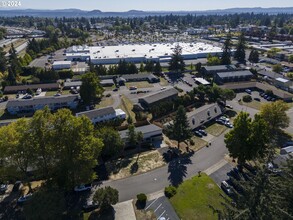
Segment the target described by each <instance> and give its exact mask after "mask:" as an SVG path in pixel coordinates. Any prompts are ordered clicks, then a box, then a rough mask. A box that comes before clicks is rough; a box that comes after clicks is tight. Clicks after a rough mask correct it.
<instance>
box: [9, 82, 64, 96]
mask: <svg viewBox="0 0 293 220" xmlns="http://www.w3.org/2000/svg"><path fill="white" fill-rule="evenodd" d="M38 88H41V89H42V90H43V91H47V90H58V89H59V84H58V83H46V84H27V85H16V86H5V88H4V94H9V93H17V92H19V91H26V90H27V89H32V90H37V89H38Z"/></svg>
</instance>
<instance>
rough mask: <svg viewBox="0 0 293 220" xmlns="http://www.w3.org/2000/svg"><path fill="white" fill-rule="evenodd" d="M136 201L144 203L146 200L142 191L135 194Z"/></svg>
mask: <svg viewBox="0 0 293 220" xmlns="http://www.w3.org/2000/svg"><path fill="white" fill-rule="evenodd" d="M136 198H137V201H139V202H140V203H146V200H147V196H146V194H144V193H140V194H138V195H137V196H136Z"/></svg>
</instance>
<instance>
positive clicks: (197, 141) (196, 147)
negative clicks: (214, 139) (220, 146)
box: [189, 136, 208, 151]
mask: <svg viewBox="0 0 293 220" xmlns="http://www.w3.org/2000/svg"><path fill="white" fill-rule="evenodd" d="M191 139H192V140H193V141H194V145H189V148H190V149H191V150H194V151H197V150H199V149H201V148H203V147H204V146H206V145H207V143H208V142H206V141H205V140H203V139H201V138H199V137H196V136H193V137H192V138H191Z"/></svg>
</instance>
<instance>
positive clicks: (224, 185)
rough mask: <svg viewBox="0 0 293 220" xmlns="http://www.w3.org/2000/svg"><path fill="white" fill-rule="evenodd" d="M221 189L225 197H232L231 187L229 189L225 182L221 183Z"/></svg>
mask: <svg viewBox="0 0 293 220" xmlns="http://www.w3.org/2000/svg"><path fill="white" fill-rule="evenodd" d="M221 188H222V189H223V190H224V192H225V193H226V194H227V195H232V193H233V192H232V190H231V187H230V185H229V184H228V183H227V182H226V181H222V182H221Z"/></svg>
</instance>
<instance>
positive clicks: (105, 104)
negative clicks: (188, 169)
mask: <svg viewBox="0 0 293 220" xmlns="http://www.w3.org/2000/svg"><path fill="white" fill-rule="evenodd" d="M113 103H114V99H113V98H112V97H104V98H103V99H102V101H101V102H100V103H99V104H98V105H96V108H105V107H108V106H110V105H113Z"/></svg>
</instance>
